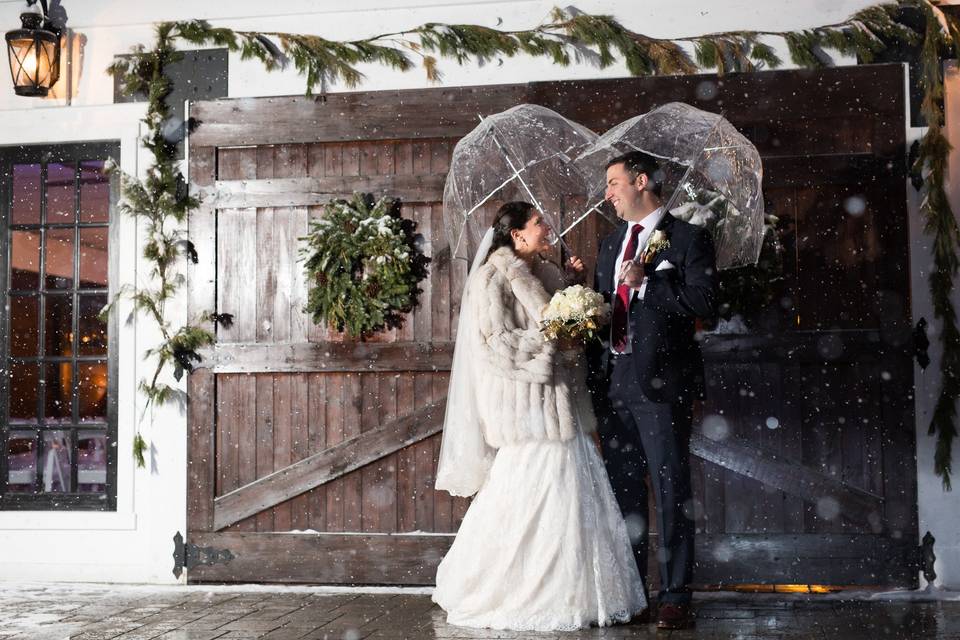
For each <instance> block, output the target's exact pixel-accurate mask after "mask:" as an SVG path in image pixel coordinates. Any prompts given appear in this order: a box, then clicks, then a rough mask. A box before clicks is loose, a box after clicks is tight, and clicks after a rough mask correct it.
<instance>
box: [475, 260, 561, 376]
mask: <svg viewBox="0 0 960 640" xmlns="http://www.w3.org/2000/svg"><path fill="white" fill-rule="evenodd" d="M478 276H480V278H481V280H480V283H479V284H480V287H479V289H480V291H481V292H482V294H481V295H478V296H476V304H477V306H476V308H475V311H476V313H477V315H478V316H479V319H480V322H479V325H480V338H481V342H482V345H483V350H484V354H485V356H486V360H487V362H488V364H490V365H492V366H493V367H494V369H496V371H497V372H498V373H499V374H500V375H502V376H503V377H506V378H510V379H513V380H519V381H522V382H536V383H540V384H548V383H550V382H552V380H553V360H554V355H555V353H556V345H555V344H554V343H553V342H550V341H547V340H545V339H544V337H543V334H542V333H541V332H540V329H539V328H538V327H536V326H533V327H524V326H522V325H521V323H520V322H518V321H517V318H515V317H514V303H515V302H516V301H517V300H519V301H520V302H521V304H523V305H524V308H525V309H527V311H528V313H529V312H530V311H533V313H530V315H531V317H532V318H535V319H536V320H537V321H539V319H540V314H541V312H542V309H543V307H544V306H546V304H547V302H549V300H548V299H547V298H546V292H545V291H544V290H543V287H542V286H541V287H539V292H538V291H536V290H535V288H534V287H531V286H529V285H530V283H529V278H519V279H517V278H510V281H509V282H507V280H506V279H505V278H504V276H503V274H501V273H499V272H497V271H496V270H495V269H492V268H490V269H485V270H484V272H483V273H479V274H478ZM531 277H532V276H531Z"/></svg>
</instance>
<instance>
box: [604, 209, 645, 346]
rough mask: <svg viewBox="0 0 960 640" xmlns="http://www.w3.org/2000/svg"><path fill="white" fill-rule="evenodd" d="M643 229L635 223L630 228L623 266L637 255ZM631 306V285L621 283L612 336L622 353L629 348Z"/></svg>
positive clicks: (615, 303)
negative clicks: (628, 325) (638, 237)
mask: <svg viewBox="0 0 960 640" xmlns="http://www.w3.org/2000/svg"><path fill="white" fill-rule="evenodd" d="M641 231H643V226H642V225H639V224H635V225H633V227H632V228H631V229H630V240H628V241H627V246H626V247H625V248H624V250H623V260H622V261H621V262H620V265H621V268H622V267H623V263H624V262H627V261H628V260H633V257H634V256H635V255H637V236H639V235H640V232H641ZM629 306H630V287H628V286H627V285H625V284H623V283H620V284H619V285H618V286H617V297H616V299H615V300H614V301H613V321H612V327H611V336H610V337H611V340H612V341H613V348H614V350H615V351H618V352H620V353H623V350H624V349H626V348H627V318H628V315H629V314H628V312H627V309H628V308H629Z"/></svg>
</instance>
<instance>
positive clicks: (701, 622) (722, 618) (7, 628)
mask: <svg viewBox="0 0 960 640" xmlns="http://www.w3.org/2000/svg"><path fill="white" fill-rule="evenodd" d="M695 603H696V611H697V616H698V621H697V627H696V629H695V630H692V631H674V632H663V631H661V632H658V631H657V630H656V629H655V627H654V626H653V625H624V626H617V627H610V628H606V629H590V630H586V631H579V632H571V633H553V634H537V633H526V632H524V633H515V632H503V631H500V632H498V631H491V630H474V629H463V628H458V627H453V626H450V625H447V624H446V623H445V622H444V616H443V613H442V611H440V610H439V609H437V608H436V607H435V606H433V605H432V603H431V602H430V597H429V595H426V594H425V592H424V591H423V590H419V591H418V590H413V591H409V590H407V591H403V590H392V591H389V590H388V591H385V592H380V593H353V592H344V591H341V592H331V591H330V590H322V589H309V588H303V589H281V590H269V589H264V588H252V589H251V588H247V589H231V588H229V587H209V588H205V587H130V586H115V587H113V586H109V585H90V586H82V585H13V584H11V583H2V582H0V639H3V640H60V639H66V638H71V639H75V640H109V639H113V638H118V639H123V640H152V639H154V638H162V639H163V640H214V639H216V640H225V639H231V638H236V639H241V638H249V639H253V638H264V639H270V640H300V639H303V640H365V639H370V640H375V639H378V638H382V639H396V640H399V639H401V638H415V639H421V638H424V639H429V638H504V639H519V638H531V639H534V638H537V639H539V638H551V639H557V638H561V639H565V638H669V639H671V640H673V639H676V640H679V639H681V638H689V639H696V640H700V639H706V638H710V639H719V638H738V639H741V640H747V639H752V638H783V639H787V638H797V639H800V638H824V639H828V638H829V639H832V638H838V639H842V640H860V639H863V640H880V639H887V638H897V639H907V638H911V639H912V638H923V639H925V640H946V639H957V640H960V601H930V602H915V601H898V600H893V601H891V600H883V601H877V600H864V599H851V598H850V597H849V596H848V597H845V598H844V597H840V596H839V595H838V594H832V595H829V596H823V595H820V596H817V595H802V596H797V595H780V594H733V593H706V594H697V597H696V599H695Z"/></svg>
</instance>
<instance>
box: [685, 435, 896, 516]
mask: <svg viewBox="0 0 960 640" xmlns="http://www.w3.org/2000/svg"><path fill="white" fill-rule="evenodd" d="M690 452H691V453H693V454H694V455H696V456H698V457H700V458H702V459H704V460H706V461H708V462H712V463H714V464H716V465H719V466H721V467H723V468H724V469H729V470H731V471H733V472H735V473H739V474H740V475H743V476H746V477H748V478H752V479H753V480H756V481H757V482H761V483H763V484H764V485H766V486H768V487H773V488H774V489H779V490H780V491H783V492H786V493H789V494H790V495H794V496H799V497H801V498H803V499H804V500H807V501H809V502H812V503H814V504H816V503H817V502H818V501H819V500H822V499H825V498H832V499H833V500H835V501H836V502H837V506H838V507H839V513H840V515H842V516H845V517H848V518H850V519H851V520H852V521H853V522H856V523H858V524H859V523H868V522H870V521H871V520H874V521H881V522H882V521H883V515H884V513H883V505H884V499H883V498H882V497H881V496H877V495H874V494H872V493H869V492H867V491H863V490H861V489H857V488H856V487H852V486H850V485H848V484H844V483H843V482H841V481H840V480H837V479H835V478H833V477H831V476H828V475H825V474H822V473H819V472H817V471H814V470H812V469H810V468H808V467H805V466H803V465H801V464H799V463H797V462H792V461H788V460H780V459H778V458H776V457H774V456H769V455H766V454H763V453H761V452H759V451H757V450H756V449H754V448H753V447H750V446H747V445H743V444H740V443H738V442H736V441H734V440H733V439H732V438H728V439H726V440H724V441H722V442H720V441H717V440H711V439H710V438H708V437H706V436H705V435H703V434H702V433H694V434H693V437H692V438H691V440H690Z"/></svg>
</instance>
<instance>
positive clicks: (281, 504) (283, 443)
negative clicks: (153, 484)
mask: <svg viewBox="0 0 960 640" xmlns="http://www.w3.org/2000/svg"><path fill="white" fill-rule="evenodd" d="M293 377H294V376H293V374H289V373H278V374H275V375H274V376H273V468H274V469H276V471H275V472H274V473H272V474H270V475H269V476H267V477H266V478H260V479H259V480H257V482H258V483H259V482H265V481H266V480H267V479H268V478H274V477H276V476H277V474H282V473H283V472H284V471H285V470H286V469H289V468H290V462H291V459H290V458H291V453H292V449H293V415H292V414H293V407H292V406H291V400H292V389H291V387H290V385H291V383H292V382H293ZM245 486H248V487H249V486H250V485H245ZM299 493H301V492H297V493H295V494H291V495H289V496H284V498H283V499H281V500H275V501H274V502H272V503H271V505H272V507H273V522H274V531H289V530H290V529H291V528H292V525H293V522H292V521H293V511H292V508H291V505H290V502H289V501H288V500H289V498H292V497H293V496H295V495H299ZM262 510H263V509H257V510H256V511H250V512H248V513H245V514H243V516H242V517H244V518H245V517H247V516H248V515H251V514H254V513H259V512H260V511H262ZM218 511H219V507H218V506H217V503H216V501H214V503H213V520H214V523H216V522H218V520H219V517H218V515H217V512H218ZM238 519H240V518H238ZM227 524H229V523H227ZM217 528H218V529H219V528H220V527H217Z"/></svg>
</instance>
